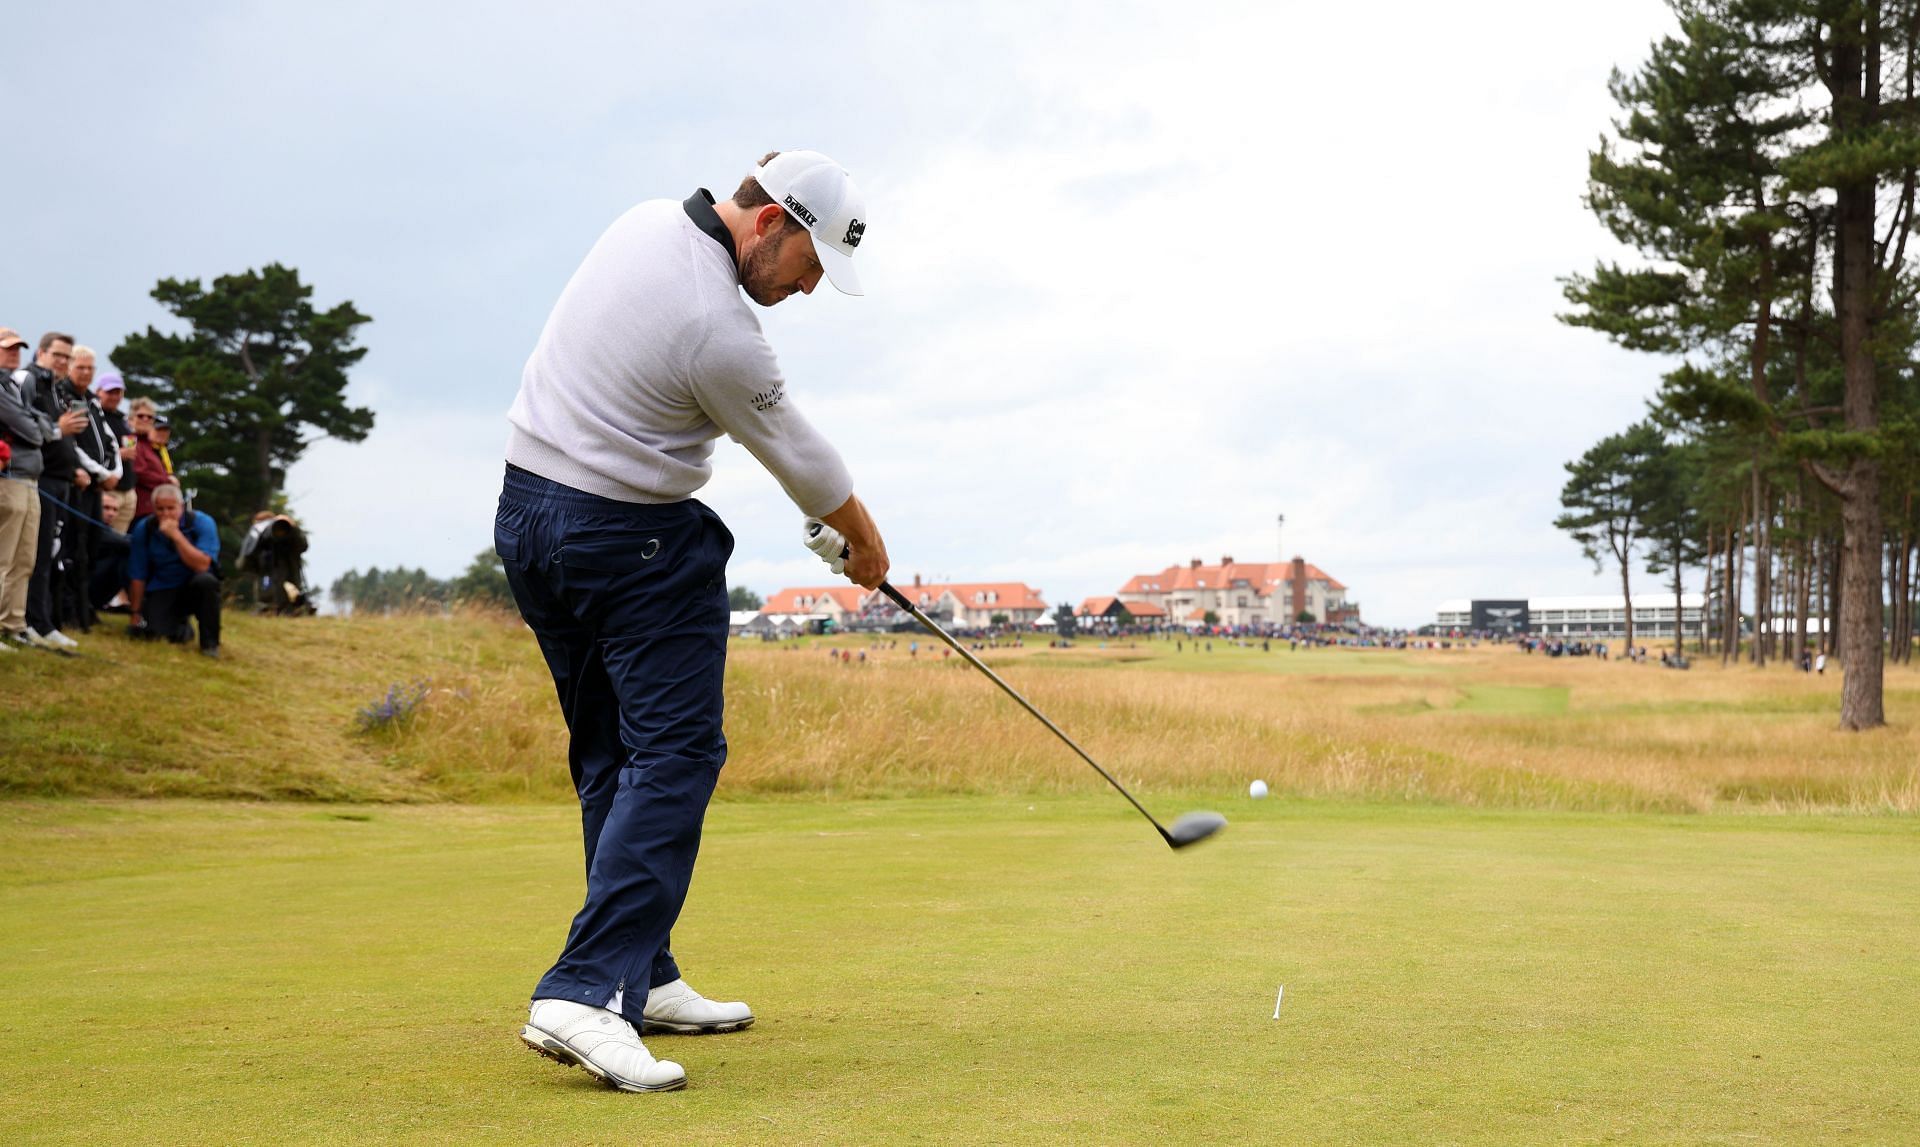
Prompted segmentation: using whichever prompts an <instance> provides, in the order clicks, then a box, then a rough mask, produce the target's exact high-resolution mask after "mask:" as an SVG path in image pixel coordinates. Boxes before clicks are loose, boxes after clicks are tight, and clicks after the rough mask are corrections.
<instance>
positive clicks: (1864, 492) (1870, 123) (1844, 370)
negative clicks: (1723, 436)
mask: <svg viewBox="0 0 1920 1147" xmlns="http://www.w3.org/2000/svg"><path fill="white" fill-rule="evenodd" d="M1878 22H1879V11H1878V5H1877V4H1876V5H1862V6H1860V7H1858V8H1849V9H1847V11H1846V13H1845V14H1844V15H1842V16H1840V17H1839V18H1838V19H1836V20H1835V21H1834V24H1833V46H1832V51H1831V55H1830V59H1831V63H1830V65H1829V73H1828V79H1827V87H1828V90H1829V92H1830V93H1831V94H1832V97H1833V104H1832V109H1831V113H1830V115H1831V119H1830V122H1831V124H1832V129H1831V132H1832V136H1833V137H1836V138H1840V139H1851V140H1857V139H1859V138H1860V137H1862V136H1864V135H1865V134H1866V133H1868V132H1870V131H1872V130H1873V129H1874V126H1875V123H1876V120H1877V118H1878V111H1879V109H1878V107H1877V105H1878V103H1879V99H1878V96H1879V91H1878V84H1879V74H1878V69H1877V68H1875V67H1870V66H1869V57H1872V58H1873V59H1874V60H1876V61H1877V59H1878V55H1879V45H1880V40H1879V33H1880V28H1879V26H1878ZM1877 186H1878V184H1877V179H1876V177H1875V176H1874V175H1872V174H1868V175H1867V176H1866V177H1865V178H1864V179H1863V178H1861V177H1859V176H1854V177H1851V178H1849V179H1847V180H1846V181H1845V182H1844V183H1843V184H1842V185H1841V186H1839V187H1837V188H1836V189H1835V191H1834V225H1833V226H1834V232H1833V234H1834V240H1833V309H1834V314H1835V316H1836V317H1837V318H1838V320H1839V326H1840V364H1841V374H1842V377H1843V378H1844V379H1845V387H1846V389H1845V392H1844V396H1843V398H1842V399H1841V409H1842V410H1843V411H1844V413H1845V418H1846V425H1847V429H1848V430H1851V431H1854V432H1856V433H1872V432H1873V430H1874V429H1875V428H1876V427H1877V426H1878V425H1879V414H1880V412H1879V390H1878V382H1877V379H1876V377H1875V373H1874V361H1873V353H1874V347H1873V334H1874V326H1875V322H1874V319H1875V316H1874V303H1875V299H1874V286H1875V282H1876V280H1877V279H1878V278H1879V267H1878V257H1877V254H1876V252H1875V250H1874V243H1875V239H1876V236H1875V235H1874V212H1875V208H1876V206H1877V205H1876V203H1875V192H1876V190H1877ZM1840 522H1841V526H1842V529H1843V533H1844V539H1843V541H1842V544H1841V549H1842V550H1843V551H1844V553H1845V555H1846V557H1845V560H1844V562H1843V563H1842V565H1841V574H1840V579H1841V580H1840V606H1841V608H1840V650H1839V654H1840V665H1841V668H1842V670H1843V672H1844V677H1843V680H1842V684H1841V688H1840V727H1841V728H1842V729H1850V730H1857V729H1873V728H1878V727H1879V726H1881V725H1884V724H1886V723H1887V717H1886V709H1885V699H1884V690H1883V671H1884V665H1883V664H1882V661H1881V640H1880V627H1881V601H1880V547H1881V542H1882V534H1883V531H1882V529H1881V522H1880V463H1879V462H1878V461H1876V460H1875V459H1872V458H1864V457H1863V458H1855V459H1854V460H1853V461H1852V462H1851V463H1849V464H1848V466H1847V468H1846V476H1845V479H1844V481H1843V482H1842V484H1841V505H1840Z"/></svg>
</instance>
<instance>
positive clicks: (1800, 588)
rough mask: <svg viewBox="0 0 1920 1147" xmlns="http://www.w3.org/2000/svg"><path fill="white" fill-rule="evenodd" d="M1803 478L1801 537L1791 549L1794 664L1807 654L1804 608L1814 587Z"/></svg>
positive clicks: (1798, 505) (1799, 505) (1799, 504)
mask: <svg viewBox="0 0 1920 1147" xmlns="http://www.w3.org/2000/svg"><path fill="white" fill-rule="evenodd" d="M1805 490H1806V480H1805V478H1804V477H1802V479H1801V491H1802V492H1801V494H1800V496H1798V497H1796V498H1795V499H1794V502H1795V504H1796V505H1795V508H1796V509H1797V510H1798V511H1799V516H1800V540H1799V542H1798V543H1796V544H1795V545H1794V548H1793V551H1794V552H1793V564H1794V566H1795V575H1794V581H1793V598H1794V600H1793V663H1794V664H1795V665H1799V664H1800V662H1801V661H1802V660H1803V659H1804V658H1805V657H1806V656H1807V610H1808V608H1809V605H1810V602H1809V597H1810V596H1811V590H1812V587H1813V531H1811V530H1809V529H1807V505H1806V496H1805Z"/></svg>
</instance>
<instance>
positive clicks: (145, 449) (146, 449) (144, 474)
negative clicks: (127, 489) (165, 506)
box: [128, 398, 171, 522]
mask: <svg viewBox="0 0 1920 1147" xmlns="http://www.w3.org/2000/svg"><path fill="white" fill-rule="evenodd" d="M128 409H129V410H131V411H132V412H133V413H132V416H131V417H130V418H129V421H130V422H132V424H133V495H134V500H133V520H134V521H135V522H138V521H139V520H140V519H142V518H144V517H146V516H147V515H148V514H151V513H153V492H154V490H155V489H156V488H158V487H160V486H162V485H165V484H166V482H167V480H168V478H169V477H170V476H171V475H170V474H169V472H168V470H167V464H166V462H164V461H163V460H162V459H161V457H160V451H159V449H158V448H157V447H155V446H154V444H153V423H154V419H155V417H156V416H157V413H158V412H157V411H156V410H155V409H154V406H153V399H151V398H136V399H134V400H133V402H132V403H130V404H129V405H128Z"/></svg>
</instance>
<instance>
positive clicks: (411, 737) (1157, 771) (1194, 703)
mask: <svg viewBox="0 0 1920 1147" xmlns="http://www.w3.org/2000/svg"><path fill="white" fill-rule="evenodd" d="M229 629H230V633H229V635H228V642H227V645H228V649H229V651H230V652H229V657H228V659H227V660H226V661H224V662H221V663H220V664H218V665H217V666H208V665H205V664H204V663H201V662H199V660H198V659H196V658H191V657H190V655H185V654H182V653H181V652H180V651H178V650H171V649H164V648H155V647H152V646H132V645H118V644H113V642H115V641H116V640H117V639H113V638H104V637H96V639H95V641H94V642H91V643H89V644H90V646H92V648H93V649H95V650H97V651H98V653H97V654H96V655H95V656H93V657H90V658H83V659H81V660H79V661H74V662H69V661H57V660H54V659H51V658H44V657H42V656H41V655H20V656H17V657H15V658H11V659H9V661H8V662H5V663H0V746H4V754H3V755H0V793H13V794H17V795H25V794H35V795H59V794H83V795H84V794H92V795H154V796H180V795H191V796H220V797H268V798H296V799H322V800H444V799H454V800H470V801H523V800H540V801H544V800H565V799H568V798H570V797H571V795H572V793H571V788H570V785H569V781H568V777H567V765H566V731H565V728H564V727H563V725H562V723H561V720H560V715H559V710H558V706H557V704H556V703H555V701H554V697H553V690H552V685H551V683H550V681H549V680H548V678H547V676H546V672H545V669H544V667H543V666H542V665H541V662H540V659H539V655H538V652H537V651H536V649H535V647H534V643H533V640H532V637H531V635H530V634H529V633H528V632H527V630H526V629H525V628H524V627H523V626H521V625H520V624H519V623H518V621H517V619H513V618H508V617H504V616H501V615H498V614H489V613H486V612H473V611H468V612H462V613H458V614H455V615H453V616H449V617H401V618H390V619H380V618H361V619H346V618H310V619H289V620H269V619H254V618H244V617H242V618H235V619H233V620H232V622H231V624H230V626H229ZM909 640H911V637H910V636H908V635H902V636H901V637H900V639H899V641H898V647H897V648H882V647H881V646H880V645H878V644H875V643H874V642H871V641H869V640H868V639H865V638H854V639H851V640H848V639H842V640H841V641H840V644H842V645H850V646H851V647H852V648H855V649H860V648H865V649H867V650H868V660H867V661H866V663H865V664H864V665H861V664H858V663H856V664H854V665H851V666H843V665H841V664H838V663H829V661H828V659H827V656H826V652H825V650H826V647H827V645H828V644H831V643H830V642H825V641H820V642H808V643H802V644H799V645H775V646H768V645H762V644H760V643H758V642H736V643H735V645H734V648H733V650H732V651H731V654H730V660H729V668H728V679H727V708H728V712H727V730H728V738H729V741H730V744H731V752H730V755H729V760H728V764H727V767H726V770H725V772H724V773H723V776H722V783H721V795H722V797H723V798H726V797H744V796H754V795H774V794H797V793H820V794H833V795H849V796H850V795H862V796H865V795H906V794H923V793H973V792H991V793H1019V792H1048V791H1073V790H1085V789H1089V788H1094V787H1098V786H1100V785H1101V784H1102V783H1103V782H1101V781H1100V780H1099V778H1098V777H1097V776H1095V775H1094V773H1093V772H1092V771H1091V770H1089V769H1088V768H1087V767H1086V766H1085V765H1084V764H1083V763H1081V762H1080V761H1079V759H1078V758H1076V757H1074V756H1073V755H1072V754H1071V753H1070V752H1068V751H1067V750H1066V749H1065V748H1064V747H1063V746H1061V745H1060V744H1059V743H1058V742H1057V741H1055V740H1054V739H1053V737H1052V735H1051V734H1049V733H1048V732H1046V730H1045V729H1043V728H1042V727H1041V726H1040V725H1039V724H1038V723H1037V722H1035V721H1033V720H1032V718H1030V717H1029V716H1027V714H1025V713H1024V712H1022V711H1021V710H1020V709H1019V708H1018V707H1017V706H1015V705H1014V704H1013V703H1012V702H1011V701H1009V700H1008V699H1007V698H1006V697H1004V696H1002V695H1001V694H1000V693H999V691H998V690H996V689H994V688H993V686H992V685H991V684H990V683H989V682H987V681H986V680H984V679H983V678H982V677H980V675H978V674H977V673H975V672H973V671H972V670H971V669H969V668H967V667H966V666H965V665H964V664H963V663H962V662H961V661H960V660H959V659H958V658H952V659H948V660H945V661H942V660H940V659H938V658H937V656H929V654H928V652H927V651H926V649H925V648H924V646H926V644H927V643H926V642H925V641H922V643H921V644H922V646H923V649H922V651H921V655H920V656H919V657H917V658H909V657H908V656H907V653H906V646H907V642H908V641H909ZM985 656H986V657H988V658H989V660H990V661H991V662H992V663H993V664H995V666H996V667H997V668H998V669H999V670H1000V671H1001V672H1002V673H1003V674H1004V675H1005V676H1006V677H1007V679H1008V680H1009V681H1010V682H1012V683H1013V685H1014V686H1015V687H1016V688H1018V689H1020V690H1022V691H1023V692H1024V693H1025V694H1026V695H1027V696H1028V697H1029V698H1030V699H1031V700H1032V701H1033V702H1034V703H1035V704H1037V705H1038V706H1040V707H1041V708H1042V709H1043V710H1044V711H1045V712H1047V713H1048V714H1049V715H1050V716H1052V717H1053V718H1054V720H1055V721H1056V722H1058V723H1059V724H1060V725H1061V726H1062V727H1063V728H1065V729H1066V730H1067V731H1068V732H1069V733H1070V734H1072V735H1073V736H1074V737H1075V738H1076V739H1077V740H1079V741H1080V743H1081V744H1082V745H1084V746H1085V747H1086V749H1087V750H1088V751H1089V752H1090V753H1092V754H1093V755H1094V756H1095V757H1096V758H1097V759H1099V760H1100V761H1101V762H1102V763H1103V764H1105V765H1106V766H1107V767H1108V768H1109V769H1110V770H1111V771H1113V772H1114V773H1115V774H1116V775H1117V776H1119V777H1120V778H1121V779H1122V780H1123V781H1125V782H1126V783H1127V784H1128V785H1130V786H1135V787H1137V788H1139V789H1140V790H1143V791H1147V792H1153V791H1161V792H1171V791H1180V792H1183V793H1190V794H1203V793H1217V794H1220V796H1219V797H1218V798H1216V799H1219V800H1224V799H1225V798H1226V796H1227V795H1228V794H1238V793H1242V792H1244V790H1245V787H1246V785H1247V783H1248V782H1249V781H1251V780H1253V779H1254V778H1256V777H1257V778H1261V779H1264V780H1266V781H1267V782H1268V784H1269V785H1271V786H1272V787H1273V789H1274V791H1275V792H1276V793H1279V794H1291V795H1298V796H1307V797H1339V798H1359V799H1367V800H1387V801H1413V802H1435V803H1445V804H1456V805H1478V806H1491V807H1530V808H1563V809H1592V810H1671V811H1699V812H1705V811H1712V810H1716V809H1728V808H1738V809H1766V810H1780V811H1814V810H1819V811H1847V812H1856V813H1882V812H1885V813H1911V812H1915V811H1920V671H1916V670H1913V669H1906V668H1898V667H1890V668H1889V671H1888V678H1887V681H1888V694H1887V702H1888V706H1887V707H1888V714H1889V719H1890V720H1891V722H1892V725H1891V727H1890V728H1887V729H1883V730H1879V731H1876V732H1872V733H1867V734H1845V733H1840V732H1838V731H1836V724H1837V720H1836V718H1837V706H1838V691H1839V684H1840V682H1839V678H1838V674H1837V673H1836V672H1834V671H1831V670H1830V671H1829V672H1828V674H1827V675H1826V676H1825V677H1809V676H1806V675H1803V674H1799V673H1796V672H1793V671H1792V670H1788V669H1768V670H1765V671H1754V670H1751V669H1747V668H1745V667H1739V668H1732V669H1721V668H1720V667H1719V666H1718V665H1715V664H1704V663H1703V664H1700V665H1699V666H1698V667H1697V668H1695V669H1693V670H1691V671H1688V672H1674V671H1668V670H1663V669H1661V668H1659V667H1658V666H1657V665H1655V666H1647V665H1624V664H1619V663H1600V662H1594V661H1590V660H1585V659H1580V660H1549V659H1546V658H1542V657H1539V656H1538V655H1534V656H1528V655H1524V654H1520V653H1518V652H1516V651H1514V650H1512V649H1509V648H1494V647H1484V648H1480V649H1475V650H1453V651H1450V652H1408V653H1387V652H1376V651H1341V650H1322V651H1315V652H1311V653H1309V652H1306V651H1301V652H1297V653H1288V652H1285V651H1274V652H1271V653H1262V652H1260V651H1258V650H1257V649H1241V648H1235V647H1231V646H1228V645H1227V644H1226V643H1216V646H1215V649H1214V651H1213V652H1211V653H1196V652H1193V651H1191V650H1188V651H1185V652H1183V653H1181V654H1179V655H1175V654H1174V653H1173V652H1172V650H1171V648H1170V647H1168V646H1166V645H1164V644H1162V643H1158V642H1152V643H1143V644H1139V645H1136V646H1133V647H1123V646H1115V647H1113V648H1108V649H1101V648H1099V647H1098V644H1097V643H1088V642H1083V643H1081V644H1080V645H1079V646H1078V647H1077V648H1076V649H1074V650H1072V651H1059V650H1049V649H1046V648H1044V643H1038V644H1029V646H1028V647H1026V648H1024V649H1016V650H1005V649H1003V650H995V651H989V652H987V653H986V654H985ZM420 680H425V681H428V682H429V683H430V686H431V690H430V692H429V694H428V697H427V700H426V702H425V704H424V705H423V706H422V708H421V711H420V712H419V713H418V715H417V716H416V717H415V718H414V719H413V720H411V721H410V722H407V723H405V724H403V725H400V726H398V727H395V728H392V729H389V730H385V731H381V732H376V733H372V734H365V733H360V732H358V731H356V729H355V723H354V720H353V715H354V712H355V710H356V708H357V707H359V706H361V705H364V704H366V703H368V702H370V701H372V700H374V699H375V698H377V697H379V696H380V695H381V694H382V693H384V692H385V691H386V689H387V688H388V687H389V686H390V685H392V684H394V683H408V682H414V681H420ZM106 696H119V697H123V698H129V699H138V698H147V697H165V698H166V699H167V701H168V705H167V708H168V709H169V710H170V712H171V714H172V715H171V716H169V715H167V714H163V713H160V712H157V711H156V710H155V707H154V706H152V705H147V704H121V705H110V706H103V705H102V704H101V703H100V700H99V699H100V698H102V697H106Z"/></svg>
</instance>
